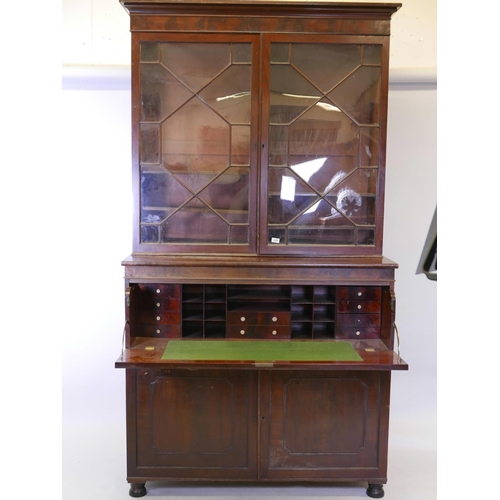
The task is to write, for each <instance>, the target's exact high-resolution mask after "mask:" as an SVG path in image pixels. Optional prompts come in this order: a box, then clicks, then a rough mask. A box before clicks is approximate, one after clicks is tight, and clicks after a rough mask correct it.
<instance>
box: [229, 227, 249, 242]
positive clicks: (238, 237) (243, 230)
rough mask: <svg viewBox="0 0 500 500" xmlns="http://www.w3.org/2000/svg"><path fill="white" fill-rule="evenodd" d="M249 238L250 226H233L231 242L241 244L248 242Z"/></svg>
mask: <svg viewBox="0 0 500 500" xmlns="http://www.w3.org/2000/svg"><path fill="white" fill-rule="evenodd" d="M248 240H249V232H248V226H231V243H233V244H240V245H241V244H243V243H248Z"/></svg>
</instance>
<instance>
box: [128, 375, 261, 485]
mask: <svg viewBox="0 0 500 500" xmlns="http://www.w3.org/2000/svg"><path fill="white" fill-rule="evenodd" d="M136 384H137V388H136V390H137V393H136V399H135V405H136V407H135V413H136V414H135V416H134V420H135V422H136V427H135V432H134V433H133V435H131V436H129V446H131V449H132V450H135V453H136V460H135V462H136V464H137V467H135V468H134V469H135V470H129V476H134V477H144V478H146V477H161V478H182V477H185V478H209V477H210V478H219V479H224V478H235V479H236V478H237V479H241V478H253V477H255V476H256V463H257V459H256V429H255V426H256V412H257V409H256V401H257V396H256V374H255V373H254V372H249V371H239V372H235V371H230V370H229V371H228V370H225V371H224V370H194V371H190V370H137V371H136Z"/></svg>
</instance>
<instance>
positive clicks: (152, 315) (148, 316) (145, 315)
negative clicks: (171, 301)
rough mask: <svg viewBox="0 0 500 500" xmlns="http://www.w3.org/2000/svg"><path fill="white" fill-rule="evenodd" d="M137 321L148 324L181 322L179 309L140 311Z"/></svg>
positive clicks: (175, 323) (174, 323)
mask: <svg viewBox="0 0 500 500" xmlns="http://www.w3.org/2000/svg"><path fill="white" fill-rule="evenodd" d="M137 320H138V322H139V323H145V324H149V325H177V324H179V323H180V322H181V314H180V312H179V311H150V310H143V311H140V312H139V314H138V318H137Z"/></svg>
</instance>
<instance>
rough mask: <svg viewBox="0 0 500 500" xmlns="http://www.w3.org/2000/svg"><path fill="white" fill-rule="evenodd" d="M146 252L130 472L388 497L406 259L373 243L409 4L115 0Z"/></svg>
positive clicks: (129, 358)
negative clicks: (398, 14) (401, 15)
mask: <svg viewBox="0 0 500 500" xmlns="http://www.w3.org/2000/svg"><path fill="white" fill-rule="evenodd" d="M122 4H123V6H124V7H125V9H126V10H127V11H128V12H129V14H130V25H131V32H132V124H133V126H132V131H133V151H132V163H133V181H134V197H135V203H134V205H135V209H134V222H133V227H134V243H133V253H132V255H131V256H130V257H128V258H127V259H125V261H124V262H123V265H124V269H125V311H126V324H125V333H124V345H123V350H122V354H121V356H120V357H119V359H118V360H117V361H116V367H118V368H124V369H125V372H126V394H127V481H128V482H129V483H130V484H131V487H130V495H131V496H133V497H139V496H143V495H145V494H146V487H145V485H146V482H147V481H148V480H186V479H189V480H221V481H223V480H230V481H238V480H241V481H254V480H259V481H331V482H335V481H343V482H345V481H355V482H359V481H366V482H367V483H368V489H367V494H368V495H369V496H371V497H373V498H380V497H382V496H383V495H384V490H383V484H385V483H386V481H387V447H388V429H389V399H390V398H389V397H390V387H391V386H390V383H391V371H392V370H406V369H408V365H407V364H406V363H405V362H404V361H403V360H402V359H401V358H400V356H399V354H398V353H397V352H395V351H394V341H395V339H394V336H395V333H396V334H397V329H396V328H395V323H394V320H395V303H396V301H395V294H394V273H395V269H396V267H397V265H396V264H395V263H394V262H392V261H390V260H388V259H386V258H384V257H383V256H382V230H383V222H384V180H385V153H386V132H387V93H388V92H387V91H388V67H389V37H390V19H391V16H392V14H393V13H394V12H395V11H396V10H397V9H398V8H399V7H400V4H388V3H334V2H329V1H300V0H299V1H279V0H242V1H236V0H214V1H212V0H210V1H208V0H182V1H180V0H170V1H164V0H122Z"/></svg>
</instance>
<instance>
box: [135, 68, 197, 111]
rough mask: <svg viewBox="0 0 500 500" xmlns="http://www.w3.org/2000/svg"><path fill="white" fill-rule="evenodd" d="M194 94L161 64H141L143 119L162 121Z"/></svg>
mask: <svg viewBox="0 0 500 500" xmlns="http://www.w3.org/2000/svg"><path fill="white" fill-rule="evenodd" d="M192 96H193V93H192V92H190V91H189V90H188V89H187V88H186V87H185V86H184V85H182V84H181V83H180V82H179V80H177V78H175V77H174V76H173V75H172V74H171V73H170V72H169V71H167V70H166V69H165V68H164V67H163V66H161V65H160V64H141V105H142V107H141V120H142V121H161V120H163V119H164V118H165V117H167V116H168V115H169V114H170V113H172V112H173V111H175V110H176V109H177V108H178V107H180V106H181V105H182V104H183V103H185V102H186V101H187V100H188V99H190V98H191V97H192Z"/></svg>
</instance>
